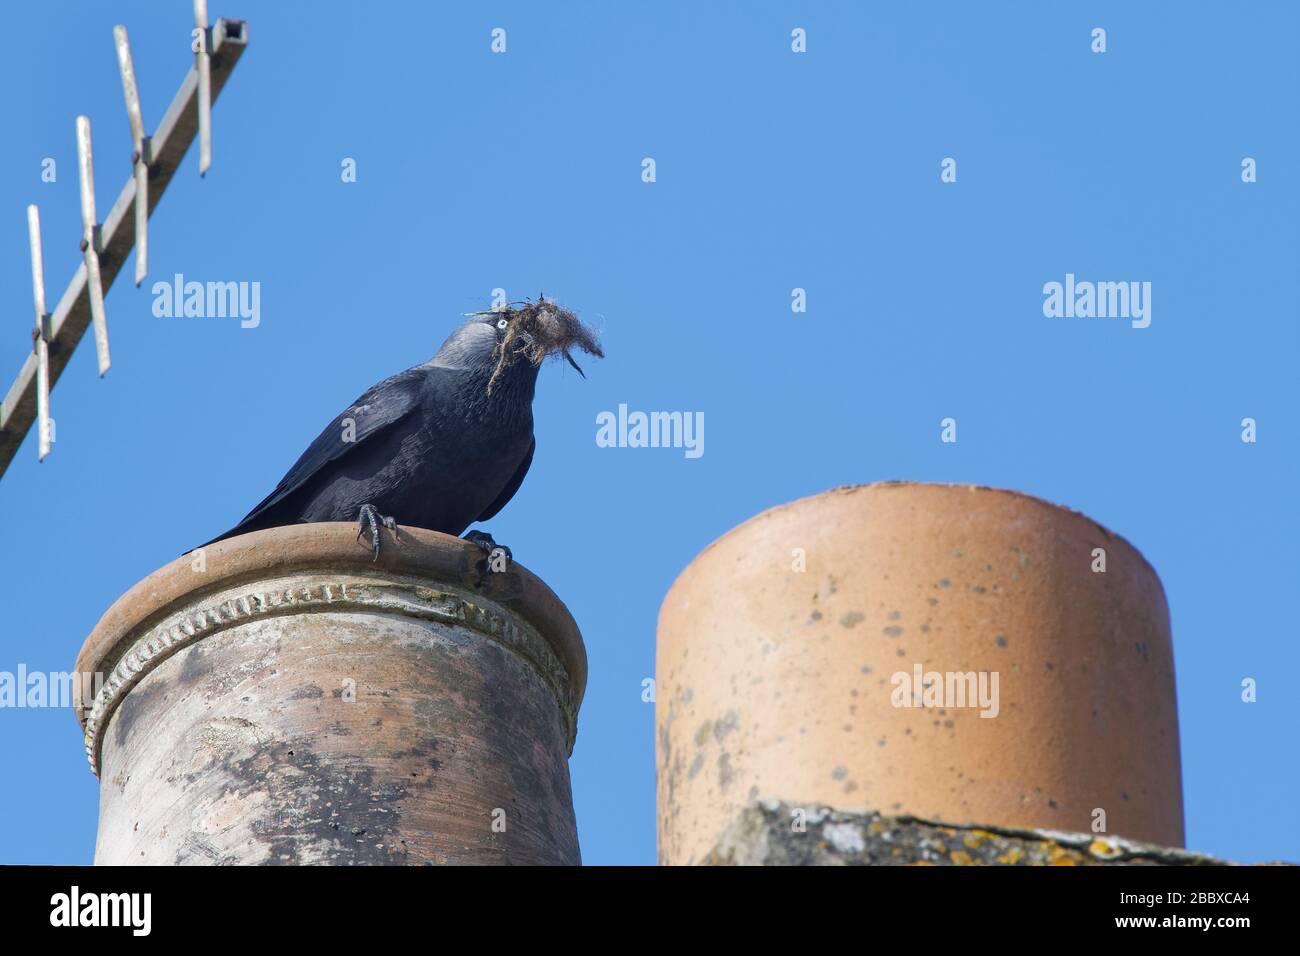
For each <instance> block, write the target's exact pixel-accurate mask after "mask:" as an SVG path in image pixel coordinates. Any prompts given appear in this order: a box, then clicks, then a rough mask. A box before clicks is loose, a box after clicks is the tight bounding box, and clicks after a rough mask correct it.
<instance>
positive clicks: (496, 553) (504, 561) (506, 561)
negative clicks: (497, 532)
mask: <svg viewBox="0 0 1300 956" xmlns="http://www.w3.org/2000/svg"><path fill="white" fill-rule="evenodd" d="M465 540H466V541H468V542H470V544H476V545H478V546H479V547H480V548H482V549H483V553H484V554H486V555H487V570H488V573H489V574H500V573H502V572H505V571H508V570H510V562H511V561H513V560H514V559H515V556H514V555H513V554H512V553H511V551H510V549H509V548H507V547H506V546H505V545H504V544H497V543H496V541H495V540H494V539H493V537H492V535H490V534H488V533H487V532H486V531H471V532H469V533H468V534H466V535H465Z"/></svg>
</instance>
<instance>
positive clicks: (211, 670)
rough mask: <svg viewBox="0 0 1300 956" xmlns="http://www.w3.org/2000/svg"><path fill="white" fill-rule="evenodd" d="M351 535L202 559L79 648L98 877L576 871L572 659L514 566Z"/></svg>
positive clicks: (580, 652) (462, 550) (575, 673)
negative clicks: (96, 687) (325, 866)
mask: <svg viewBox="0 0 1300 956" xmlns="http://www.w3.org/2000/svg"><path fill="white" fill-rule="evenodd" d="M482 558H483V555H482V552H481V551H480V550H479V549H478V548H476V547H474V546H473V545H470V544H468V543H467V542H464V541H461V540H460V539H458V538H453V537H449V536H447V535H442V534H438V533H436V532H432V531H423V530H420V529H413V528H412V529H407V528H404V529H402V530H401V540H400V542H399V543H396V544H395V543H394V542H393V541H392V538H391V536H390V535H389V534H388V533H387V532H385V535H384V542H383V550H382V553H381V556H380V558H379V560H378V562H372V560H371V551H370V548H369V542H368V541H366V542H358V541H357V535H356V530H355V528H354V527H353V526H351V525H348V524H310V525H296V526H293V527H286V528H276V529H272V530H270V531H260V532H256V533H253V534H248V535H244V536H242V537H238V538H233V539H230V540H227V541H222V542H219V543H217V544H214V545H210V546H208V547H207V548H206V549H205V552H204V553H203V560H202V566H201V567H200V566H198V565H196V564H195V560H196V556H195V555H187V556H185V557H183V558H180V559H178V560H176V561H173V562H172V563H171V564H169V565H167V566H166V567H164V568H162V569H161V570H159V571H156V572H155V573H153V574H152V575H150V576H149V577H148V578H146V579H145V580H144V581H142V582H140V583H139V584H137V585H136V586H135V587H134V588H132V589H131V590H130V591H129V592H127V594H126V595H125V596H123V597H122V598H121V599H120V600H119V601H118V602H117V603H116V604H114V605H113V607H111V608H110V609H109V610H108V612H107V613H106V614H105V615H104V617H103V618H102V619H101V620H100V622H99V624H98V625H97V626H96V627H95V629H94V631H93V632H92V633H91V635H90V637H89V638H87V640H86V643H85V645H84V646H83V647H82V649H81V653H80V655H79V657H78V659H77V671H78V673H82V674H85V673H97V672H100V673H103V674H105V675H106V676H107V683H106V685H105V686H104V688H103V689H102V691H100V692H99V693H98V694H97V695H96V696H95V697H94V699H93V700H86V701H80V700H79V701H78V705H77V706H78V717H79V719H80V720H81V722H82V725H83V728H84V730H85V739H86V751H87V755H88V757H89V759H90V763H91V768H92V769H93V770H95V771H96V772H97V773H98V774H99V775H100V778H101V782H100V812H99V837H98V841H97V844H96V848H95V862H96V863H99V864H126V863H139V864H184V863H241V864H250V863H354V864H355V863H374V864H425V863H540V864H577V863H578V862H579V852H578V837H577V830H576V827H575V822H574V815H573V803H572V798H571V795H570V789H569V772H568V761H567V758H568V755H569V753H570V751H571V750H572V747H573V741H574V735H575V733H576V721H577V715H578V707H579V705H580V703H581V700H582V694H583V689H584V686H585V683H586V674H587V665H586V653H585V651H584V649H583V645H582V639H581V636H580V635H579V633H578V629H577V626H576V625H575V624H574V621H573V618H572V617H571V616H570V615H569V612H568V610H567V609H566V608H565V607H564V605H563V604H562V603H561V602H560V600H559V599H558V598H557V597H556V596H555V595H554V594H553V593H552V592H551V591H550V590H549V589H548V588H547V587H546V585H544V584H543V583H542V582H541V581H540V580H538V579H537V578H536V577H534V576H533V575H532V574H531V573H530V572H528V571H527V570H526V569H524V568H523V567H521V566H519V565H514V566H512V568H511V569H510V570H509V571H508V572H507V573H502V574H490V575H485V574H484V573H483V572H482V570H481V564H482Z"/></svg>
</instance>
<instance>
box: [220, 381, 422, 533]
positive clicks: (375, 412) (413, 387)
mask: <svg viewBox="0 0 1300 956" xmlns="http://www.w3.org/2000/svg"><path fill="white" fill-rule="evenodd" d="M421 374H422V373H421V372H419V371H417V370H416V369H409V370H407V371H405V372H402V373H401V374H399V375H394V376H393V377H392V378H388V379H384V381H382V382H380V383H379V384H378V385H376V386H374V387H373V388H371V389H370V390H369V391H367V392H366V393H365V394H364V395H362V396H361V397H360V398H358V399H357V400H356V401H355V402H353V403H352V404H351V405H349V406H348V407H347V408H346V409H344V410H343V411H342V412H340V413H339V414H338V415H337V416H335V418H334V421H332V422H330V423H329V425H327V426H326V428H325V430H324V431H322V432H321V433H320V434H319V435H317V436H316V440H315V441H313V442H312V443H311V444H310V445H309V446H308V447H307V450H306V451H305V452H303V453H302V457H300V458H299V459H298V460H297V461H296V462H295V463H294V466H293V467H292V468H290V469H289V472H288V474H286V475H285V476H284V477H283V478H281V479H280V483H279V484H278V485H276V486H275V490H274V491H272V492H271V493H270V494H269V495H267V496H266V498H264V499H263V500H262V501H261V502H260V503H259V504H258V505H257V507H255V508H254V509H253V510H252V511H250V512H249V513H248V514H247V515H246V516H245V517H244V519H243V521H241V522H240V524H241V525H242V524H246V523H247V522H248V521H249V520H250V519H252V518H255V517H257V515H258V514H259V513H260V512H262V511H265V510H266V509H267V508H270V507H272V506H273V505H275V504H276V503H277V502H279V501H281V500H283V499H284V498H285V497H286V496H287V495H290V494H292V493H293V492H294V491H295V490H297V489H298V488H300V487H302V485H303V484H304V483H305V482H307V481H308V480H309V479H310V478H311V477H312V476H313V475H315V474H316V473H317V472H319V471H320V470H321V469H322V468H324V467H325V466H326V465H328V464H329V463H330V462H332V461H336V460H338V459H339V458H341V457H343V456H344V455H346V454H348V453H349V452H351V451H352V450H353V449H355V448H357V447H358V446H360V445H361V444H363V443H364V442H365V440H366V439H367V438H372V437H373V436H375V435H376V434H378V433H380V432H382V431H384V430H385V429H387V428H390V427H392V426H393V425H395V424H397V423H398V422H400V421H401V420H402V419H404V418H406V417H407V416H408V415H410V414H411V413H412V412H415V411H416V410H417V409H418V407H419V404H420V381H421Z"/></svg>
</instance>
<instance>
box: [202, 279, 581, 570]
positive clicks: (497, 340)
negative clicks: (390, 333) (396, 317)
mask: <svg viewBox="0 0 1300 956" xmlns="http://www.w3.org/2000/svg"><path fill="white" fill-rule="evenodd" d="M575 347H576V348H580V349H582V350H583V351H584V352H587V353H589V354H591V355H595V356H596V357H598V358H603V357H604V353H603V352H602V351H601V349H600V345H599V343H598V342H597V341H596V337H595V335H594V334H593V333H592V331H591V330H590V329H588V328H587V327H586V326H585V325H583V324H582V322H581V321H579V320H578V317H577V316H575V315H574V314H573V313H572V312H570V311H569V310H567V309H564V308H561V307H560V306H558V305H556V304H555V303H554V302H551V301H549V300H547V299H545V298H539V299H538V301H537V302H535V303H534V302H524V303H516V304H514V305H511V306H509V307H506V308H505V309H503V310H499V311H497V310H494V311H491V312H477V313H472V314H471V315H470V318H469V321H467V322H465V323H463V324H461V325H460V326H459V327H457V329H456V330H455V331H454V332H452V333H451V335H450V337H448V339H447V341H446V342H444V343H443V344H442V348H440V349H438V353H437V354H436V355H434V357H433V358H431V359H429V361H427V362H425V363H424V364H423V365H417V366H415V367H414V368H411V369H407V370H406V371H405V372H402V373H400V374H398V375H394V376H393V377H392V378H387V379H385V380H384V381H382V382H380V383H379V384H378V385H376V386H374V387H373V388H371V389H369V390H368V391H367V392H366V393H365V394H363V395H362V396H361V397H360V398H358V399H357V400H356V401H355V402H353V403H352V404H351V405H350V406H348V408H346V409H345V410H344V411H342V412H341V413H340V414H339V415H338V416H337V417H336V418H335V419H334V421H332V422H331V423H330V424H329V425H328V426H327V427H326V429H325V430H324V431H323V432H321V433H320V435H319V436H318V437H317V438H316V440H315V441H314V442H312V443H311V445H310V446H309V447H308V448H307V450H306V451H305V452H303V454H302V457H301V458H299V459H298V461H297V463H295V464H294V466H293V467H292V468H290V469H289V473H288V474H286V475H285V476H284V478H282V479H281V480H280V483H279V484H278V485H276V487H275V490H274V491H272V492H271V494H269V495H268V496H267V497H266V498H265V499H264V500H263V501H262V503H261V504H259V505H258V506H257V507H256V508H254V509H253V510H252V511H250V512H249V513H248V515H247V516H246V517H245V518H244V520H243V521H241V522H240V523H239V524H237V525H236V526H235V527H233V528H231V529H230V530H229V531H227V532H226V533H225V534H223V535H221V536H219V537H217V538H214V539H212V541H209V542H208V544H212V543H214V542H216V541H221V540H223V539H225V538H230V537H234V536H235V535H240V534H245V533H247V532H249V531H258V530H261V529H263V528H274V527H280V526H282V525H289V524H297V523H300V522H310V521H352V520H356V522H357V538H358V539H360V537H361V536H362V535H363V534H364V533H365V531H366V529H367V527H368V528H369V529H370V541H371V546H372V547H373V549H374V553H375V559H376V560H378V558H379V538H380V534H379V527H380V525H383V526H384V527H386V528H389V529H390V530H391V531H392V532H393V535H394V538H396V537H397V534H398V530H397V529H398V525H399V524H404V525H411V526H415V527H419V528H429V529H431V530H433V531H442V532H445V533H446V534H452V535H459V534H461V533H462V532H463V531H464V530H465V529H466V528H467V527H469V525H470V524H472V523H473V522H475V521H487V520H488V519H489V518H491V517H492V516H493V515H495V514H496V513H497V512H498V511H500V510H501V509H502V508H504V507H505V506H506V503H507V502H508V501H509V500H510V499H511V498H513V497H514V495H515V492H516V491H518V490H519V486H520V484H521V483H522V482H523V480H524V475H526V474H527V473H528V466H529V465H531V464H532V461H533V449H534V447H535V445H536V442H535V441H534V438H533V408H532V405H533V391H534V388H535V386H536V384H537V372H538V369H539V367H540V366H541V364H542V360H543V359H545V358H546V357H547V356H549V355H562V356H563V357H564V358H565V359H567V360H568V362H569V364H570V365H572V366H573V367H574V368H575V369H577V370H578V373H579V374H582V369H581V368H579V366H578V363H577V362H575V361H574V359H573V355H572V354H571V351H570V350H571V349H573V348H575ZM583 377H584V378H585V377H586V376H585V375H584V376H583ZM465 537H466V539H467V540H470V541H473V542H474V543H475V544H478V545H479V546H480V547H482V548H483V549H484V550H485V551H487V552H488V553H489V554H491V552H492V549H494V548H495V547H497V545H496V542H495V541H493V540H492V537H491V535H488V534H485V533H483V532H479V531H472V532H470V533H469V534H467V535H465ZM502 551H504V553H505V556H506V557H508V556H509V550H508V549H505V548H503V549H502Z"/></svg>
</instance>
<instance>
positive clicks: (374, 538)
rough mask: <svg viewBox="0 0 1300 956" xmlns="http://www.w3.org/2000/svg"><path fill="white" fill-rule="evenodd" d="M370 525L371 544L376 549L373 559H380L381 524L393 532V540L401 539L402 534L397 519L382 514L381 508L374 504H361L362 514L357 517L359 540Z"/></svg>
mask: <svg viewBox="0 0 1300 956" xmlns="http://www.w3.org/2000/svg"><path fill="white" fill-rule="evenodd" d="M367 524H368V525H370V544H371V546H372V547H373V548H374V549H375V556H374V558H373V559H372V560H375V561H378V560H379V526H380V525H383V526H384V527H385V528H387V529H388V530H389V531H391V532H393V540H394V541H400V540H402V539H401V535H400V534H399V533H398V531H397V519H395V518H392V517H389V516H387V515H381V514H380V513H379V509H378V508H376V507H375V506H374V505H372V504H364V505H362V506H361V514H360V516H359V517H358V518H357V540H358V541H360V540H361V536H362V535H363V534H365V533H366V525H367Z"/></svg>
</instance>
